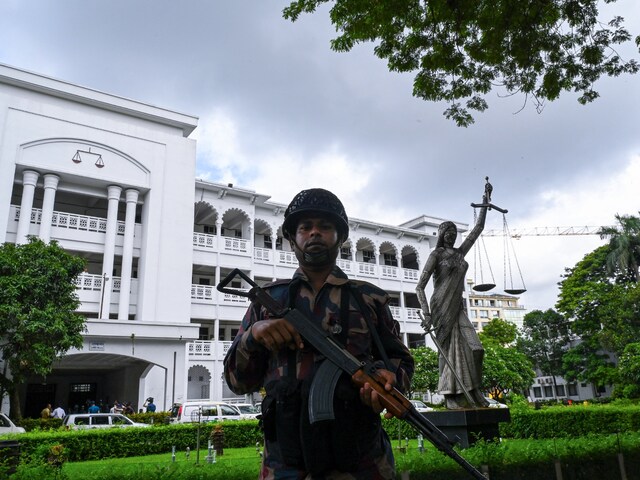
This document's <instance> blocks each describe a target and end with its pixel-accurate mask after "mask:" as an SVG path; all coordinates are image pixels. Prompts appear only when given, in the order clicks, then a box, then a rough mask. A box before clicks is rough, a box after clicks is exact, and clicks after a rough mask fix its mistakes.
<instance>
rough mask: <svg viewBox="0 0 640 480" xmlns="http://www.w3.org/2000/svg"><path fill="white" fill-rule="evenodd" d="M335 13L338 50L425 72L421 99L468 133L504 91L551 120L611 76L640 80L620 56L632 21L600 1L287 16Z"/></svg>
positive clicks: (300, 3)
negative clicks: (552, 109)
mask: <svg viewBox="0 0 640 480" xmlns="http://www.w3.org/2000/svg"><path fill="white" fill-rule="evenodd" d="M604 1H605V3H612V2H615V1H616V0H604ZM325 3H331V4H333V6H332V7H331V10H330V18H331V22H332V23H333V24H334V25H335V27H336V30H337V31H338V32H339V35H338V36H337V38H335V39H334V40H332V42H331V47H332V49H333V50H335V51H338V52H347V51H350V50H351V49H352V48H353V47H354V46H355V45H356V44H358V43H364V42H374V43H376V46H375V47H374V53H375V55H376V56H378V57H379V58H381V59H384V60H386V61H387V65H388V67H389V70H390V71H393V72H417V73H416V76H415V78H414V82H413V95H414V96H416V97H419V98H422V99H424V100H428V101H442V100H444V101H446V102H448V104H449V107H448V108H447V109H446V110H445V112H444V115H445V116H446V117H447V118H449V119H453V120H454V121H455V122H456V123H457V124H458V125H459V126H468V125H470V124H471V123H473V121H474V120H473V117H472V116H471V114H470V113H469V110H475V111H479V112H482V111H484V110H485V109H487V108H488V104H487V101H486V100H485V96H486V94H487V93H489V92H490V91H491V90H493V89H494V88H495V87H501V88H504V90H505V92H506V93H507V94H509V95H512V94H516V93H521V94H523V95H524V97H525V103H526V101H527V100H528V99H529V98H531V99H532V100H533V103H534V104H535V106H536V108H537V109H538V111H541V110H542V107H543V106H544V103H545V101H547V100H549V101H552V100H556V99H557V98H558V97H559V96H560V94H561V93H562V92H563V91H575V92H578V93H580V96H579V98H578V101H579V102H580V103H582V104H586V103H588V102H591V101H593V100H595V99H596V98H597V97H598V93H597V92H596V91H595V90H594V88H593V87H594V83H595V82H596V81H597V80H598V79H599V78H600V77H601V76H603V75H608V76H618V75H620V74H622V73H636V72H637V71H638V64H637V62H636V61H635V60H633V59H632V60H628V61H624V60H622V59H621V57H620V56H619V55H618V53H617V52H616V51H615V47H616V45H620V44H623V43H626V42H629V41H630V40H631V35H630V34H629V32H628V31H627V30H625V29H624V28H623V27H622V25H623V21H624V19H623V18H622V17H619V16H616V17H614V18H613V19H611V20H610V21H609V22H608V23H606V22H604V21H603V20H602V19H601V18H599V11H598V6H599V5H600V4H601V1H600V0H581V1H576V0H555V1H552V0H505V1H502V2H490V1H478V0H420V1H419V0H404V1H384V2H373V1H371V2H366V1H361V0H296V1H293V2H291V4H290V5H289V6H288V7H287V8H285V9H284V12H283V15H284V17H285V18H287V19H290V20H292V21H295V20H296V19H298V17H299V16H300V14H302V13H308V12H314V11H315V10H316V9H317V8H318V7H319V6H320V5H322V4H325ZM636 44H640V37H637V38H636ZM463 101H464V105H463V104H462V102H463Z"/></svg>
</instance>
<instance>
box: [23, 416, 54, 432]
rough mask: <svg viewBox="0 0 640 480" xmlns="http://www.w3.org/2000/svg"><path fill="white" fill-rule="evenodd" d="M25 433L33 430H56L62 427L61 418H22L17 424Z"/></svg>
mask: <svg viewBox="0 0 640 480" xmlns="http://www.w3.org/2000/svg"><path fill="white" fill-rule="evenodd" d="M18 424H19V425H20V426H21V427H23V428H24V429H25V430H26V431H27V432H32V431H34V430H57V429H58V428H60V427H61V426H62V419H61V418H23V419H22V420H20V421H19V422H18Z"/></svg>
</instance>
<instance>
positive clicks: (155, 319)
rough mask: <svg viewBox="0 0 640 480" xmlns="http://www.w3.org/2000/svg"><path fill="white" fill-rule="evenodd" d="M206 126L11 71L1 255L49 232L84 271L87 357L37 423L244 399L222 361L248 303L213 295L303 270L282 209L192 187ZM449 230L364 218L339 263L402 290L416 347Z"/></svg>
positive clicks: (405, 326) (402, 319) (77, 357)
mask: <svg viewBox="0 0 640 480" xmlns="http://www.w3.org/2000/svg"><path fill="white" fill-rule="evenodd" d="M196 126H197V118H196V117H193V116H190V115H185V114H181V113H177V112H173V111H170V110H166V109H162V108H158V107H154V106H150V105H147V104H144V103H140V102H136V101H133V100H129V99H124V98H121V97H117V96H114V95H109V94H105V93H102V92H98V91H95V90H91V89H88V88H83V87H79V86H77V85H72V84H69V83H66V82H63V81H59V80H55V79H52V78H48V77H45V76H42V75H38V74H35V73H31V72H26V71H23V70H20V69H16V68H12V67H9V66H6V65H0V243H4V242H12V243H21V242H26V241H27V239H28V236H37V237H40V238H41V239H43V240H44V241H50V240H55V241H57V242H58V243H59V244H60V245H61V246H62V247H63V248H65V249H66V250H67V251H69V252H70V253H73V254H75V255H78V256H81V257H83V258H84V259H85V260H86V262H87V269H86V271H85V272H84V273H83V274H81V275H80V277H79V278H78V281H77V288H78V290H77V292H78V296H79V298H80V300H81V307H80V308H79V313H81V314H82V315H84V316H85V318H86V327H87V331H86V333H85V335H84V345H83V347H82V348H81V349H79V350H72V351H69V352H68V353H67V354H66V355H65V356H64V357H63V358H62V359H60V360H59V361H57V362H56V363H55V364H54V365H53V371H52V372H51V374H50V375H47V377H46V378H42V377H37V378H31V379H29V380H28V381H27V382H26V384H25V385H24V386H23V387H22V388H23V391H22V392H21V393H22V396H21V397H22V398H23V399H24V400H23V401H24V405H23V412H24V414H25V416H37V414H38V413H39V411H40V410H41V408H42V406H43V405H44V404H46V403H52V404H53V403H59V404H61V405H62V406H65V407H67V408H68V409H70V410H73V409H75V408H80V409H82V407H83V405H84V404H85V403H86V402H87V401H89V400H95V401H97V402H99V403H101V404H102V405H109V404H111V403H112V402H113V401H115V400H120V401H131V402H132V403H133V404H134V405H137V406H142V404H143V402H144V399H145V398H147V397H149V396H151V397H154V398H155V403H156V404H157V405H158V408H159V409H160V410H167V409H169V408H170V407H171V405H172V404H173V403H175V402H182V401H185V400H187V399H188V400H193V399H203V398H206V399H214V400H219V399H229V398H233V397H234V395H233V394H232V393H231V392H230V391H229V390H228V389H227V387H226V384H225V382H224V380H223V378H222V360H223V358H224V355H225V353H226V350H227V349H228V347H229V345H230V344H231V341H232V339H233V338H234V336H235V335H236V334H237V332H238V329H239V326H240V321H241V318H242V316H243V314H244V312H245V310H246V308H247V306H248V302H247V300H246V299H245V298H244V297H241V296H235V295H228V294H222V293H220V292H218V291H217V290H216V289H215V285H217V284H218V283H219V282H220V280H221V279H223V278H225V276H226V275H227V274H228V273H229V272H230V271H231V270H232V269H234V268H240V269H241V270H242V271H243V272H244V273H246V274H247V275H249V276H250V277H251V278H252V279H254V280H255V281H256V282H257V283H259V284H264V283H267V282H271V281H274V280H277V279H283V278H290V277H291V276H292V274H293V272H294V271H295V268H296V266H297V261H296V259H295V255H294V254H293V252H291V250H290V248H289V245H288V243H287V242H284V241H283V239H282V229H281V226H282V222H283V220H284V218H283V213H284V210H285V207H286V206H285V205H282V204H278V203H274V202H271V201H270V199H269V198H270V197H269V196H268V195H265V194H261V193H256V192H254V191H252V190H248V189H243V188H238V187H234V186H233V185H230V184H229V185H224V184H218V183H213V182H207V181H203V180H194V177H195V152H196V143H195V141H194V140H193V139H190V138H189V135H190V134H191V133H192V132H193V130H194V129H195V128H196ZM442 221H443V219H439V218H433V217H428V216H421V217H418V218H416V219H413V220H411V221H409V222H406V223H403V224H400V225H397V226H393V225H384V224H380V223H377V222H375V221H370V220H360V219H356V218H351V219H350V235H349V239H348V241H347V242H345V244H344V245H343V248H342V251H341V253H340V258H339V260H338V263H339V266H340V267H341V268H342V269H343V270H344V271H345V272H346V273H347V274H348V275H349V276H350V277H352V278H357V279H364V280H368V281H371V282H372V283H375V284H376V285H378V286H380V287H381V288H383V289H385V290H386V291H388V292H389V293H390V295H391V297H392V303H391V309H392V312H393V315H394V317H395V318H396V319H397V320H398V322H399V324H400V327H401V332H402V336H403V340H404V341H405V343H406V344H407V345H409V346H417V345H423V344H424V342H425V340H424V332H423V331H422V329H421V327H420V319H419V317H418V307H419V304H418V301H417V297H416V295H415V288H416V285H417V281H418V276H419V272H420V269H421V266H422V265H423V264H424V261H426V258H427V257H428V255H429V253H430V252H431V250H432V249H433V248H434V247H435V242H436V234H437V227H438V225H439V224H440V223H441V222H442ZM458 228H459V230H460V231H464V230H465V229H466V225H464V224H458ZM232 286H234V287H237V288H245V287H246V285H243V284H242V282H239V283H234V284H233V285H232ZM4 408H6V407H4Z"/></svg>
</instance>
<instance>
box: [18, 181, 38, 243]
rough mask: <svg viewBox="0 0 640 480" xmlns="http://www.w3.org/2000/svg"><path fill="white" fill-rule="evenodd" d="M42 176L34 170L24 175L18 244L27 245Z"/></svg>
mask: <svg viewBox="0 0 640 480" xmlns="http://www.w3.org/2000/svg"><path fill="white" fill-rule="evenodd" d="M39 176H40V174H39V173H38V172H35V171H33V170H25V171H24V172H23V173H22V201H21V202H20V218H19V219H18V231H17V232H16V244H18V245H20V244H22V243H27V240H28V239H27V235H29V226H30V225H31V210H32V209H33V195H34V193H35V191H36V184H37V183H38V177H39Z"/></svg>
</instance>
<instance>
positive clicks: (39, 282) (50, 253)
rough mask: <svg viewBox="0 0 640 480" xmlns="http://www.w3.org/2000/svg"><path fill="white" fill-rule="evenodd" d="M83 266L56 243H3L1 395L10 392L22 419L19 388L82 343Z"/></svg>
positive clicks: (15, 412)
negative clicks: (79, 281)
mask: <svg viewBox="0 0 640 480" xmlns="http://www.w3.org/2000/svg"><path fill="white" fill-rule="evenodd" d="M84 265H85V264H84V260H82V259H81V258H78V257H75V256H73V255H70V254H68V253H67V252H65V251H64V250H63V249H62V248H60V247H59V246H58V244H57V243H56V242H55V241H52V242H51V243H50V244H48V245H47V244H45V243H44V242H42V240H39V239H36V238H30V240H29V242H28V243H26V244H23V245H14V244H11V243H5V244H4V245H2V246H0V331H1V332H2V335H3V338H2V339H0V341H1V345H0V352H1V353H2V358H3V359H4V362H5V369H4V371H3V372H0V386H1V388H2V392H0V393H3V394H4V392H8V393H9V394H10V404H11V416H12V417H13V418H16V419H20V418H21V417H22V413H21V410H20V398H19V391H18V388H17V387H18V386H19V385H20V384H22V383H24V381H25V380H26V379H27V377H28V376H30V375H43V376H44V375H47V374H48V373H49V372H50V371H51V365H52V362H53V361H54V360H55V359H57V358H59V357H61V356H62V355H64V354H65V353H66V352H67V351H68V350H69V349H70V348H81V347H82V332H83V331H84V329H85V326H84V317H82V316H81V315H79V314H77V313H76V312H75V310H76V309H77V308H78V306H79V304H80V302H79V300H78V297H77V295H76V293H75V283H74V280H75V279H76V277H77V276H78V274H79V273H80V272H82V271H83V269H84ZM7 367H8V371H7ZM2 396H4V395H2Z"/></svg>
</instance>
